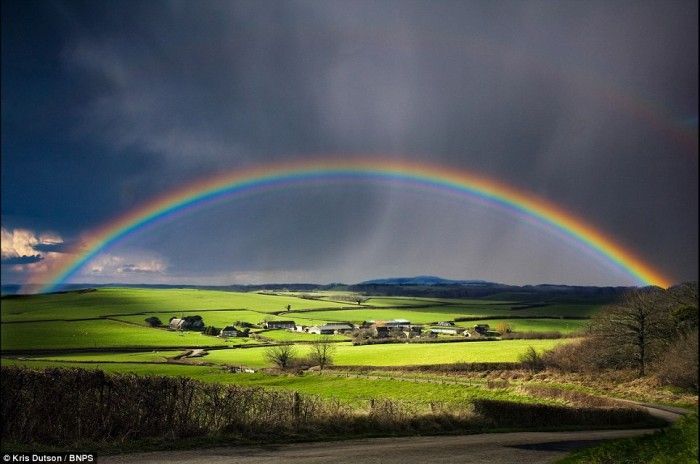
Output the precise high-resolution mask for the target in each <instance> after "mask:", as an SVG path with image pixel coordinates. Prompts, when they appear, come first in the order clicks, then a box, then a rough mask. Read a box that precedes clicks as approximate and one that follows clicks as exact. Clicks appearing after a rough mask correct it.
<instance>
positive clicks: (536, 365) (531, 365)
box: [518, 346, 545, 371]
mask: <svg viewBox="0 0 700 464" xmlns="http://www.w3.org/2000/svg"><path fill="white" fill-rule="evenodd" d="M518 361H520V363H521V364H522V366H523V368H525V369H528V370H530V371H541V370H542V369H544V367H545V365H544V360H543V359H542V355H540V354H539V353H538V352H537V350H536V349H534V348H533V347H531V346H528V347H527V350H525V352H524V353H523V354H521V355H520V356H518Z"/></svg>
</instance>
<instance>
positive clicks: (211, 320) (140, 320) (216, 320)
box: [112, 309, 324, 328]
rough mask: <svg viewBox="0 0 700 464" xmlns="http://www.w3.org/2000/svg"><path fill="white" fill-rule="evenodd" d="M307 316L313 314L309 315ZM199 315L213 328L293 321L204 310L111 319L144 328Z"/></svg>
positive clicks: (318, 321)
mask: <svg viewBox="0 0 700 464" xmlns="http://www.w3.org/2000/svg"><path fill="white" fill-rule="evenodd" d="M309 314H314V313H313V312H312V313H309ZM194 315H199V316H202V318H203V319H204V323H205V325H213V326H215V327H219V328H222V327H225V326H227V325H230V324H233V323H235V322H236V321H242V322H249V323H251V324H258V323H261V322H263V321H264V320H274V321H281V320H289V319H292V320H294V317H293V316H294V315H293V314H290V315H289V316H286V317H285V315H284V314H282V315H281V316H275V315H271V314H265V313H259V312H256V311H249V310H246V309H238V310H204V311H178V312H175V311H164V312H153V313H145V314H138V315H130V316H115V317H113V318H112V319H116V320H120V321H126V322H131V323H134V324H140V325H143V326H144V327H146V326H147V325H146V322H145V319H146V318H147V317H150V316H155V317H157V318H159V319H160V320H161V322H163V323H164V324H167V323H168V321H169V320H170V318H171V317H183V316H194ZM323 323H324V321H323V320H322V319H305V320H304V324H306V325H311V324H323Z"/></svg>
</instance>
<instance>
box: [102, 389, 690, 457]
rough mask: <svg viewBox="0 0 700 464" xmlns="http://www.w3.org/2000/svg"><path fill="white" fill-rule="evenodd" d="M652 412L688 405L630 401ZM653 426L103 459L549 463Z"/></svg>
mask: <svg viewBox="0 0 700 464" xmlns="http://www.w3.org/2000/svg"><path fill="white" fill-rule="evenodd" d="M628 402H629V403H631V404H635V405H637V406H642V407H644V408H646V409H647V410H648V411H649V413H650V414H651V415H652V416H655V417H658V418H660V419H663V420H666V421H667V422H669V423H671V422H675V421H676V420H677V419H678V418H679V417H680V416H681V415H682V414H684V413H686V412H687V411H685V410H683V409H680V408H674V407H668V406H659V405H653V404H642V403H637V402H633V401H628ZM653 432H654V429H633V430H592V431H585V430H584V431H577V432H514V433H484V434H478V435H456V436H438V437H402V438H371V439H361V440H344V441H330V442H315V443H294V444H287V445H266V446H241V447H221V448H210V449H200V450H191V451H157V452H150V453H136V454H125V455H120V456H105V457H103V458H100V459H99V462H100V464H132V463H133V464H136V463H143V464H156V463H170V464H177V463H187V464H224V463H225V464H278V463H292V464H321V463H333V464H365V463H367V464H425V463H431V464H456V463H479V464H482V463H485V462H488V463H490V464H512V463H549V462H555V461H556V460H558V459H561V458H563V457H564V456H566V455H567V454H569V453H570V452H572V451H573V450H575V449H577V448H583V447H586V446H593V445H596V444H598V443H599V442H601V441H603V440H611V439H614V438H627V437H634V436H639V435H644V434H648V433H653Z"/></svg>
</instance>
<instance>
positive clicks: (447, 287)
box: [2, 276, 630, 304]
mask: <svg viewBox="0 0 700 464" xmlns="http://www.w3.org/2000/svg"><path fill="white" fill-rule="evenodd" d="M101 287H132V288H198V289H202V290H220V291H237V292H254V291H275V292H285V291H296V292H313V291H336V292H339V291H350V292H357V293H361V294H364V295H374V296H413V297H432V298H486V299H491V300H494V299H495V300H504V301H521V302H524V303H526V304H534V303H541V302H542V301H559V302H569V303H574V302H579V301H585V302H589V303H590V302H599V303H606V302H609V301H613V300H614V299H615V298H617V297H618V296H619V295H621V294H622V293H623V292H625V291H627V290H629V288H630V287H593V286H576V285H551V284H540V285H522V286H520V285H508V284H501V283H496V282H488V281H485V280H452V279H443V278H441V277H436V276H416V277H390V278H385V279H374V280H368V281H365V282H360V283H358V284H354V285H347V284H342V283H333V284H327V285H323V284H314V283H282V284H261V285H221V286H218V285H211V286H207V285H149V284H67V285H64V286H63V287H62V288H61V289H60V290H61V291H76V290H80V289H89V288H101ZM19 289H20V286H18V285H3V286H2V295H3V298H11V297H12V295H15V294H16V293H17V292H18V291H19Z"/></svg>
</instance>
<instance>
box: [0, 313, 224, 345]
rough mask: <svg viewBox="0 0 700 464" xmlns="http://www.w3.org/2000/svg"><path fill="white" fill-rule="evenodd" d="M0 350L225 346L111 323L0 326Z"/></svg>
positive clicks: (194, 336)
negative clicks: (0, 339)
mask: <svg viewBox="0 0 700 464" xmlns="http://www.w3.org/2000/svg"><path fill="white" fill-rule="evenodd" d="M0 331H1V336H2V344H1V346H2V349H3V350H42V349H56V348H61V349H85V348H95V349H97V348H100V349H102V348H125V347H158V346H182V347H193V346H215V345H226V344H227V343H226V342H225V341H224V340H222V339H221V338H217V337H210V336H206V335H202V334H201V333H199V332H171V331H167V330H165V329H153V328H147V327H139V326H136V325H132V324H126V323H123V322H117V321H111V320H95V321H71V322H36V323H30V324H0Z"/></svg>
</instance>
